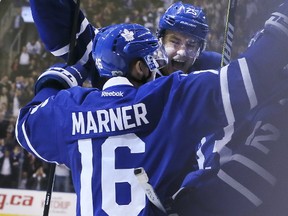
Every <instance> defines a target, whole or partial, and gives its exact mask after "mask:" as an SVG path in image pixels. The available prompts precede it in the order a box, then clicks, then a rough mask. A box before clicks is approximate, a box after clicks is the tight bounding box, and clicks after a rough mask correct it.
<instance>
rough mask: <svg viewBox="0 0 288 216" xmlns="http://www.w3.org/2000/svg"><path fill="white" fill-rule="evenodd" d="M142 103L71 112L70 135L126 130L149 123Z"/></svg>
mask: <svg viewBox="0 0 288 216" xmlns="http://www.w3.org/2000/svg"><path fill="white" fill-rule="evenodd" d="M146 115H147V109H146V105H145V104H144V103H138V104H134V105H129V106H123V107H117V108H113V109H112V108H110V109H102V110H96V111H87V112H72V135H76V134H90V133H102V132H113V131H116V130H120V131H121V130H127V129H131V128H135V127H139V126H141V125H143V124H149V121H148V119H147V117H146Z"/></svg>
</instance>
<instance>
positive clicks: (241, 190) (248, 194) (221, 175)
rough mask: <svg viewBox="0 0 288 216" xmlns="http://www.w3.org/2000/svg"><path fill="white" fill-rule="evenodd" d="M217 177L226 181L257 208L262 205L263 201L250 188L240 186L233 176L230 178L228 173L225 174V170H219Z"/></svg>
mask: <svg viewBox="0 0 288 216" xmlns="http://www.w3.org/2000/svg"><path fill="white" fill-rule="evenodd" d="M217 176H218V177H219V178H220V179H221V180H222V181H224V182H225V183H226V184H228V185H230V186H231V187H232V188H234V189H235V190H237V191H238V192H239V193H240V194H242V195H243V196H245V197H246V198H247V199H248V200H249V201H250V202H251V203H253V204H254V205H255V206H259V205H261V204H262V200H261V199H259V198H258V197H257V196H256V195H255V194H253V193H252V192H251V191H250V190H249V189H248V188H246V187H244V186H243V185H242V184H240V183H239V182H238V181H236V180H235V179H233V178H232V177H231V176H229V175H228V174H227V173H225V172H224V171H223V170H219V172H218V174H217Z"/></svg>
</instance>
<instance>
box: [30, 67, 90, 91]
mask: <svg viewBox="0 0 288 216" xmlns="http://www.w3.org/2000/svg"><path fill="white" fill-rule="evenodd" d="M86 78H87V71H86V69H85V68H84V67H83V66H82V65H80V64H75V65H72V66H68V65H66V64H63V63H59V64H55V65H53V66H52V67H50V68H49V69H47V70H46V71H45V72H44V73H43V74H41V75H40V77H39V78H38V80H37V82H36V84H35V94H37V93H38V92H39V91H40V90H41V89H42V88H45V87H49V88H57V89H67V88H71V87H74V86H82V84H83V82H84V81H85V80H86Z"/></svg>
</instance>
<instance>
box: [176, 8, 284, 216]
mask: <svg viewBox="0 0 288 216" xmlns="http://www.w3.org/2000/svg"><path fill="white" fill-rule="evenodd" d="M274 15H275V18H277V16H278V15H279V14H277V13H274ZM263 34H264V30H261V31H258V32H257V33H256V35H255V36H254V38H253V39H252V40H251V41H250V43H249V46H253V45H254V44H255V43H256V42H257V41H258V40H259V38H260V37H261V36H262V35H263ZM287 69H288V68H287V65H286V66H285V68H284V70H283V72H281V73H282V74H281V76H283V79H286V78H287V76H288V70H287ZM287 90H288V87H287V85H284V86H283V88H282V90H280V91H279V90H278V91H277V92H275V94H273V95H272V96H271V97H270V98H268V99H267V100H266V101H265V102H264V103H262V104H261V105H260V106H258V107H257V108H256V109H254V110H253V112H251V113H249V115H247V116H246V117H245V118H244V119H243V120H241V121H239V122H237V123H235V124H231V125H229V126H227V127H225V128H224V130H220V131H219V132H217V133H215V134H213V135H209V136H207V137H205V138H203V139H202V140H201V142H200V144H199V146H198V147H197V149H198V150H197V161H198V170H197V171H193V172H191V173H189V174H188V175H187V176H186V177H185V180H184V182H183V183H182V186H181V189H180V190H179V191H178V192H176V193H175V195H174V196H173V198H172V203H173V204H174V211H175V212H177V213H178V214H179V215H182V216H186V215H187V216H190V215H201V216H209V215H221V216H230V215H233V216H271V215H275V216H276V215H277V216H284V215H287V212H288V206H287V203H288V183H287V182H288V169H287V164H288V157H287V154H288V145H287V140H288V94H287ZM173 204H172V206H173Z"/></svg>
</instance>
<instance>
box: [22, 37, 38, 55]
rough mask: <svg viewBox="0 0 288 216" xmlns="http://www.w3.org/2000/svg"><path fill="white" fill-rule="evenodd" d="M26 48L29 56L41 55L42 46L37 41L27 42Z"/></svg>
mask: <svg viewBox="0 0 288 216" xmlns="http://www.w3.org/2000/svg"><path fill="white" fill-rule="evenodd" d="M26 48H27V52H28V53H29V54H30V56H35V55H41V53H42V45H41V43H40V41H39V40H37V39H32V40H31V41H28V43H27V44H26Z"/></svg>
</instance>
